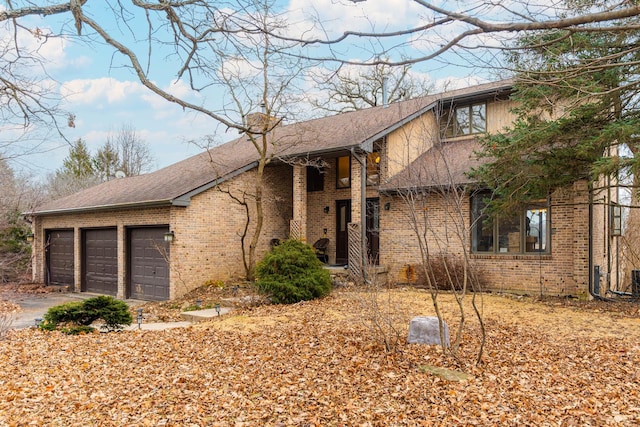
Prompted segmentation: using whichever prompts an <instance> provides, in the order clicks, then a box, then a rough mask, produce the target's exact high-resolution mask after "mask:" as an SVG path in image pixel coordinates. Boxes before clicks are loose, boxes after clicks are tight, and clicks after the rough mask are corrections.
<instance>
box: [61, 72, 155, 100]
mask: <svg viewBox="0 0 640 427" xmlns="http://www.w3.org/2000/svg"><path fill="white" fill-rule="evenodd" d="M145 90H146V89H145V88H144V87H143V86H142V85H141V84H140V83H138V82H132V81H119V80H116V79H114V78H111V77H101V78H97V79H78V80H71V81H68V82H65V83H63V84H62V86H61V87H60V93H61V95H62V96H63V97H64V99H65V101H66V102H67V103H68V104H70V105H78V104H79V105H82V104H91V105H103V103H105V102H106V103H107V104H114V103H118V102H122V101H125V100H127V101H128V100H131V97H132V96H139V95H140V94H142V93H143V92H144V91H145Z"/></svg>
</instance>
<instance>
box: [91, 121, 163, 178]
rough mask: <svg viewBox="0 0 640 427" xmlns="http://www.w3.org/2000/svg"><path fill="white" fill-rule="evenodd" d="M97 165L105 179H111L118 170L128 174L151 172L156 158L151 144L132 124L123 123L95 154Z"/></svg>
mask: <svg viewBox="0 0 640 427" xmlns="http://www.w3.org/2000/svg"><path fill="white" fill-rule="evenodd" d="M95 163H96V167H97V168H98V169H99V170H100V172H101V174H102V175H103V176H104V178H105V179H111V178H113V177H114V176H115V173H116V172H117V171H122V172H123V173H124V174H125V175H126V176H134V175H140V174H141V173H144V172H149V171H150V170H151V169H152V167H153V164H154V158H153V155H152V154H151V150H150V149H149V145H148V144H147V143H146V142H145V141H144V140H143V139H142V138H141V137H140V136H139V135H138V133H137V132H136V130H135V128H134V127H133V126H131V125H123V126H122V127H121V128H120V130H119V131H118V132H117V133H115V134H113V133H112V134H110V135H109V136H108V137H107V141H106V142H105V144H104V145H103V147H102V148H101V149H99V150H98V153H97V154H96V156H95Z"/></svg>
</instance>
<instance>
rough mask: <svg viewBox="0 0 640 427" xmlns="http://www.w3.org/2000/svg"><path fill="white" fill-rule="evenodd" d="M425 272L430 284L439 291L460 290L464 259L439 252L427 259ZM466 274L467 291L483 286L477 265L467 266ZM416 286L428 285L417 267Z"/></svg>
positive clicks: (426, 286)
mask: <svg viewBox="0 0 640 427" xmlns="http://www.w3.org/2000/svg"><path fill="white" fill-rule="evenodd" d="M428 262H429V264H428V265H427V268H426V270H427V273H428V274H429V277H430V279H431V284H432V286H434V288H435V289H437V290H440V291H451V290H456V291H460V290H462V287H463V285H464V267H465V265H464V259H463V258H462V257H459V256H453V255H446V254H439V255H433V256H431V257H430V259H429V261H428ZM467 268H468V270H467V274H468V279H469V282H468V283H467V290H468V291H474V290H475V291H480V290H481V289H482V286H483V282H482V278H481V274H480V271H479V270H478V269H477V267H474V266H468V267H467ZM416 270H417V279H416V287H423V288H428V287H429V281H428V280H427V278H426V277H425V274H424V270H423V269H422V268H417V269H416Z"/></svg>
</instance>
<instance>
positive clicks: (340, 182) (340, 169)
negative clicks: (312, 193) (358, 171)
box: [336, 156, 351, 188]
mask: <svg viewBox="0 0 640 427" xmlns="http://www.w3.org/2000/svg"><path fill="white" fill-rule="evenodd" d="M349 187H351V157H350V156H342V157H338V158H337V159H336V188H349Z"/></svg>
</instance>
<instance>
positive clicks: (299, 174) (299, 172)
mask: <svg viewBox="0 0 640 427" xmlns="http://www.w3.org/2000/svg"><path fill="white" fill-rule="evenodd" d="M289 234H290V237H291V238H292V239H299V240H302V241H303V242H306V241H307V167H306V166H300V165H294V166H293V219H292V220H291V224H290V226H289Z"/></svg>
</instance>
